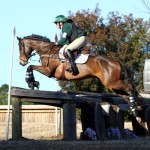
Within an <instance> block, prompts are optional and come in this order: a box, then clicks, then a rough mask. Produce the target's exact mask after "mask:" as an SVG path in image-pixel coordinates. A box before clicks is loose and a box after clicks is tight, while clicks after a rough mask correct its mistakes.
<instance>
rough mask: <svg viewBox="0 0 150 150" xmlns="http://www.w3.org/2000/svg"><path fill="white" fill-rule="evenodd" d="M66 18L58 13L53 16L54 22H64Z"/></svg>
mask: <svg viewBox="0 0 150 150" xmlns="http://www.w3.org/2000/svg"><path fill="white" fill-rule="evenodd" d="M66 20H67V18H66V17H65V16H64V15H59V16H57V17H56V18H55V21H54V23H58V22H66Z"/></svg>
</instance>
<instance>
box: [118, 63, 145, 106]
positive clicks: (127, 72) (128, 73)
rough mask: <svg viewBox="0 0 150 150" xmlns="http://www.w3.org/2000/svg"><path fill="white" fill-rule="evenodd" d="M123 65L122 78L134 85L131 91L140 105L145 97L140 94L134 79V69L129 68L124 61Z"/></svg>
mask: <svg viewBox="0 0 150 150" xmlns="http://www.w3.org/2000/svg"><path fill="white" fill-rule="evenodd" d="M120 65H121V75H120V76H121V78H122V80H126V81H127V84H130V85H131V87H132V91H131V93H132V94H133V96H134V98H135V101H136V102H137V104H138V105H142V104H144V103H143V98H142V96H141V95H140V94H139V92H138V91H137V89H136V85H135V83H134V79H133V71H132V70H131V69H130V68H127V67H126V66H125V65H124V64H123V63H122V62H120Z"/></svg>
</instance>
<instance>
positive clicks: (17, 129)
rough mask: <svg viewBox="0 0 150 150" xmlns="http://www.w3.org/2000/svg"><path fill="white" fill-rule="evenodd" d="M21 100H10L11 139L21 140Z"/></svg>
mask: <svg viewBox="0 0 150 150" xmlns="http://www.w3.org/2000/svg"><path fill="white" fill-rule="evenodd" d="M21 104H22V102H21V99H20V98H12V139H13V140H17V139H20V138H22V115H21Z"/></svg>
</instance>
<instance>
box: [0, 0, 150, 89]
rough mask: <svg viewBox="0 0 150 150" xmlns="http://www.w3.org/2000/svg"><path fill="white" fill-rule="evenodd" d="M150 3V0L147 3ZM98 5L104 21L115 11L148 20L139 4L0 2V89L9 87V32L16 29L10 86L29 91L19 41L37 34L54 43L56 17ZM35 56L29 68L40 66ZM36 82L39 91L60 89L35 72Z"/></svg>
mask: <svg viewBox="0 0 150 150" xmlns="http://www.w3.org/2000/svg"><path fill="white" fill-rule="evenodd" d="M147 1H148V3H150V0H147ZM96 4H99V8H100V9H101V16H102V17H104V18H107V15H108V13H109V12H110V11H118V12H119V14H120V15H122V14H123V15H129V14H130V13H132V14H133V17H134V18H144V19H145V20H148V19H149V17H150V16H149V15H148V14H146V13H145V12H144V11H146V9H145V8H144V5H143V3H142V2H141V0H86V1H85V0H81V1H77V0H57V1H52V0H42V1H40V0H26V1H23V0H1V1H0V19H1V21H0V70H1V71H0V72H1V73H0V86H2V85H3V84H9V83H10V63H11V62H10V60H11V59H10V58H11V56H10V55H11V47H12V28H13V26H15V29H16V35H15V39H14V52H13V67H12V82H11V85H12V86H14V87H21V88H26V89H28V86H27V83H26V82H25V73H26V69H27V67H28V65H27V66H24V67H23V66H21V65H20V64H19V47H18V40H17V38H16V37H17V36H18V37H24V36H28V35H31V34H38V35H42V36H46V37H48V38H50V40H51V41H54V34H55V33H57V34H59V32H60V31H59V30H58V29H57V28H56V26H55V24H54V23H53V21H54V20H55V17H56V16H57V15H60V14H61V15H65V16H66V17H67V16H68V12H69V11H71V12H73V13H76V12H77V11H82V10H87V9H89V10H90V11H93V10H94V9H95V8H96ZM38 60H39V58H38V56H36V57H34V58H32V61H30V63H29V65H30V64H36V65H40V63H39V62H38ZM34 76H35V80H36V81H39V82H40V90H46V91H58V90H60V87H59V86H58V82H57V81H56V80H55V79H54V78H48V77H46V76H44V75H42V74H40V73H38V72H36V71H34Z"/></svg>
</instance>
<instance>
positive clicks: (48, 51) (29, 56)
mask: <svg viewBox="0 0 150 150" xmlns="http://www.w3.org/2000/svg"><path fill="white" fill-rule="evenodd" d="M20 44H22V46H21V45H20ZM29 44H31V45H32V44H33V43H32V42H30V43H29ZM19 46H20V47H23V48H22V53H23V55H24V56H25V57H26V59H27V61H26V60H23V59H21V58H20V59H21V60H23V61H24V62H26V63H29V61H28V60H29V59H30V60H31V57H32V56H35V55H36V54H37V53H38V52H40V51H44V50H45V49H46V48H47V47H48V46H50V47H49V48H48V50H47V52H46V54H42V55H41V56H40V58H42V57H48V58H54V59H59V57H58V56H57V57H54V56H55V55H56V54H57V53H58V51H59V49H60V47H59V48H58V49H56V50H53V48H54V46H55V44H53V43H52V42H51V43H50V45H46V46H43V45H42V46H41V48H40V49H39V50H36V52H34V53H32V54H30V55H27V54H26V51H25V47H28V48H30V47H29V46H28V44H26V43H25V42H24V41H22V42H20V43H19ZM51 51H54V54H53V55H51V54H50V52H51Z"/></svg>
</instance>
